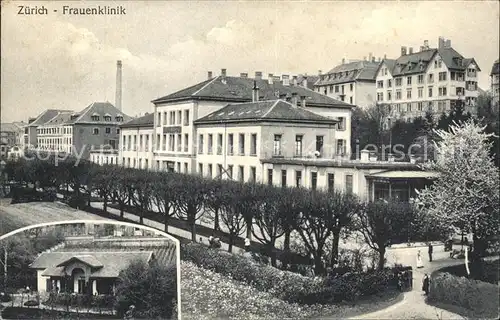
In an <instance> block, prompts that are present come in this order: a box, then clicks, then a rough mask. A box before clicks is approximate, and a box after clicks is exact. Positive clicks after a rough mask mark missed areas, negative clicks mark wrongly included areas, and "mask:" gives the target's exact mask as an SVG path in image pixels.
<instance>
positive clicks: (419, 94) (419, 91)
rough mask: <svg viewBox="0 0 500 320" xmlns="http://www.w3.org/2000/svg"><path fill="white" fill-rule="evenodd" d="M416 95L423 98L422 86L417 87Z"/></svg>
mask: <svg viewBox="0 0 500 320" xmlns="http://www.w3.org/2000/svg"><path fill="white" fill-rule="evenodd" d="M418 97H419V98H423V97H424V88H418Z"/></svg>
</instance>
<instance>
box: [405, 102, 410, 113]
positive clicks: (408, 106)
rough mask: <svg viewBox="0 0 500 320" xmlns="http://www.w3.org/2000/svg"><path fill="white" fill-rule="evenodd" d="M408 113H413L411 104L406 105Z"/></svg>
mask: <svg viewBox="0 0 500 320" xmlns="http://www.w3.org/2000/svg"><path fill="white" fill-rule="evenodd" d="M406 111H407V112H411V103H407V104H406Z"/></svg>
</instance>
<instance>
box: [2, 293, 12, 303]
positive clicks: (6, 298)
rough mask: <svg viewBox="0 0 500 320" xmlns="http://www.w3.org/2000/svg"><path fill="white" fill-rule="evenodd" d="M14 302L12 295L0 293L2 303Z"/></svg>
mask: <svg viewBox="0 0 500 320" xmlns="http://www.w3.org/2000/svg"><path fill="white" fill-rule="evenodd" d="M10 301H12V297H11V296H10V294H6V293H3V292H2V293H0V302H10Z"/></svg>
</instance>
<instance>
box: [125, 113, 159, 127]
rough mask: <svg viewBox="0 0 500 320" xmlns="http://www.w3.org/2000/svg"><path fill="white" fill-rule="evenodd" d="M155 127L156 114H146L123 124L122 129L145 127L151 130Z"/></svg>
mask: <svg viewBox="0 0 500 320" xmlns="http://www.w3.org/2000/svg"><path fill="white" fill-rule="evenodd" d="M153 125H154V114H153V113H149V114H146V115H144V116H142V117H139V118H135V119H132V120H130V121H128V122H126V123H124V124H122V125H121V126H120V127H121V128H135V127H144V128H149V127H151V128H152V127H153Z"/></svg>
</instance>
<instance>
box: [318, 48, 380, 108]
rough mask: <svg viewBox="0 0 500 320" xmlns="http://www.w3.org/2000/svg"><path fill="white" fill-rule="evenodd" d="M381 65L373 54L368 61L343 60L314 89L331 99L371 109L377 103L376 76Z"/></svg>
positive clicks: (321, 76)
mask: <svg viewBox="0 0 500 320" xmlns="http://www.w3.org/2000/svg"><path fill="white" fill-rule="evenodd" d="M380 63H381V62H380V58H379V59H378V61H375V58H374V57H372V56H371V54H370V56H369V59H368V60H366V58H365V59H363V60H352V61H350V62H346V61H345V59H342V63H341V64H340V65H338V66H336V67H334V68H333V69H331V70H330V71H328V72H327V73H326V74H321V75H320V76H319V80H318V81H317V82H316V83H315V85H314V88H315V90H316V91H317V92H319V93H322V94H324V95H327V96H329V97H332V98H335V99H339V100H341V101H345V102H347V103H350V104H354V105H357V106H359V107H363V108H366V107H369V106H371V105H373V104H374V103H375V96H376V90H375V76H376V72H377V69H378V67H379V65H380Z"/></svg>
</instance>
